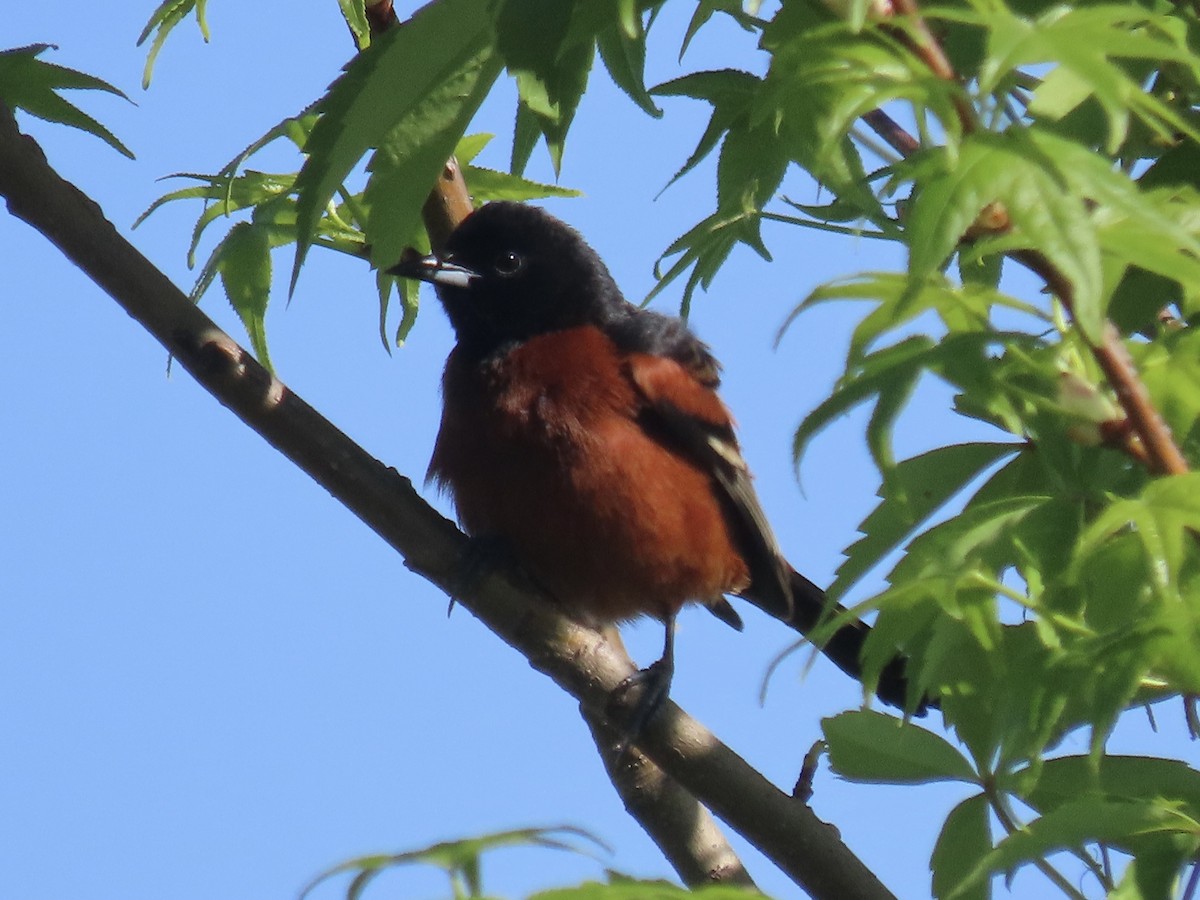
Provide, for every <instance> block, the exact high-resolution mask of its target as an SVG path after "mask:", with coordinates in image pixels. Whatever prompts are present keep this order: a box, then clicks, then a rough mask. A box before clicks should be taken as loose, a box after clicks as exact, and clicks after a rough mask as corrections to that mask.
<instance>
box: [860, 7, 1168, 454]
mask: <svg viewBox="0 0 1200 900" xmlns="http://www.w3.org/2000/svg"><path fill="white" fill-rule="evenodd" d="M892 6H893V9H894V10H895V12H896V13H897V14H898V15H903V16H905V17H906V19H907V20H908V28H909V31H910V33H911V35H910V38H909V44H910V46H911V47H912V49H913V51H914V52H915V53H917V55H918V56H920V57H921V59H922V60H923V61H924V62H925V64H926V65H927V66H928V67H929V70H930V71H931V72H932V73H933V74H934V75H935V76H937V77H938V78H940V79H942V80H944V81H948V82H952V83H954V84H959V83H960V80H959V77H958V74H957V73H956V72H955V71H954V67H953V66H952V65H951V64H950V60H949V59H948V58H947V57H946V54H945V52H943V50H942V47H941V45H940V44H939V43H938V41H937V39H936V38H935V37H934V36H933V34H932V32H930V30H929V27H928V25H927V24H926V23H925V20H924V18H923V17H922V16H921V14H920V10H919V9H918V8H917V4H916V0H893V4H892ZM955 107H956V109H957V110H958V116H959V120H960V122H961V124H962V127H963V130H964V132H969V131H971V130H972V129H973V128H974V127H975V113H974V110H972V109H971V108H970V106H969V104H967V101H966V98H965V97H963V96H961V95H956V102H955ZM863 118H864V119H865V120H866V121H867V124H868V125H871V127H872V128H875V130H876V132H877V133H879V134H880V136H881V137H883V138H884V140H887V141H888V142H889V143H890V144H891V145H892V146H893V147H894V148H895V149H896V150H897V151H898V152H900V153H904V154H905V155H907V154H908V153H911V152H912V150H909V151H905V150H903V149H901V148H902V147H903V146H906V145H909V144H910V143H911V145H912V147H913V148H914V149H915V147H916V146H917V142H916V140H915V139H914V138H913V137H912V136H911V135H907V134H905V133H904V130H903V129H902V128H900V126H899V125H897V124H896V122H895V121H893V120H892V119H891V118H890V117H887V116H886V115H885V114H884V113H883V112H882V111H881V110H874V111H873V112H872V113H871V114H870V117H868V116H864V117H863ZM872 118H873V119H875V122H873V121H872ZM876 122H879V123H881V126H882V127H884V128H885V129H886V132H881V131H879V128H878V127H876ZM901 134H903V136H901ZM905 138H907V140H905ZM991 206H996V205H995V204H992V205H991ZM987 209H988V208H987V207H985V211H986V210H987ZM1000 212H1003V210H1002V209H1001V210H1000ZM993 214H995V210H993ZM989 230H992V231H995V228H990V229H989ZM1009 256H1010V257H1011V258H1012V259H1014V260H1016V261H1017V262H1019V263H1021V264H1022V265H1024V266H1026V267H1027V268H1028V269H1029V270H1030V271H1032V272H1034V273H1035V274H1036V275H1038V276H1039V277H1040V278H1041V279H1042V280H1043V281H1044V282H1045V283H1046V286H1047V287H1048V288H1049V289H1050V291H1051V292H1052V293H1053V294H1054V295H1055V296H1056V297H1058V299H1059V302H1061V303H1062V305H1063V308H1064V309H1066V311H1067V314H1068V315H1069V316H1070V317H1071V318H1072V320H1074V318H1075V308H1074V301H1075V289H1074V286H1073V285H1072V284H1071V282H1070V280H1069V279H1068V278H1067V277H1066V276H1065V275H1064V274H1063V273H1062V271H1061V270H1059V268H1058V267H1057V266H1055V265H1054V263H1052V262H1051V261H1050V259H1049V258H1048V257H1047V256H1046V255H1045V254H1043V253H1041V252H1039V251H1037V250H1015V251H1012V252H1011V253H1009ZM1092 353H1093V355H1094V356H1095V358H1096V362H1097V363H1098V364H1099V366H1100V369H1101V371H1103V372H1104V377H1105V378H1106V379H1107V381H1108V383H1109V385H1110V386H1111V387H1112V390H1113V393H1114V394H1116V397H1117V402H1118V403H1120V405H1121V408H1122V410H1124V412H1125V416H1126V417H1127V418H1128V420H1129V425H1130V428H1131V429H1132V432H1133V436H1135V437H1136V439H1137V442H1138V443H1139V444H1140V445H1141V447H1140V450H1141V453H1142V454H1144V456H1145V459H1146V461H1147V462H1146V464H1147V466H1148V468H1149V469H1150V471H1152V472H1154V473H1155V474H1160V475H1180V474H1183V473H1184V472H1187V471H1188V464H1187V460H1186V459H1185V458H1184V456H1183V453H1182V452H1181V451H1180V449H1179V447H1178V445H1177V444H1176V443H1175V440H1174V438H1173V437H1172V436H1171V430H1170V428H1168V427H1167V423H1166V422H1164V421H1163V418H1162V416H1160V415H1159V414H1158V410H1156V409H1155V408H1154V405H1153V404H1152V403H1151V402H1150V395H1149V392H1148V391H1147V390H1146V387H1145V385H1144V384H1142V381H1141V379H1140V378H1139V377H1138V374H1137V369H1136V368H1135V366H1134V364H1133V360H1132V359H1130V357H1129V353H1128V351H1127V350H1126V349H1125V346H1124V345H1123V344H1122V342H1121V336H1120V334H1119V333H1118V332H1117V329H1116V328H1115V327H1114V326H1113V325H1112V323H1111V322H1106V323H1105V326H1104V331H1103V334H1102V336H1101V339H1100V342H1099V343H1098V344H1094V345H1092ZM1132 447H1133V445H1132V444H1130V448H1131V451H1130V452H1131V455H1134V456H1135V458H1136V457H1137V456H1138V455H1139V453H1138V452H1136V451H1133V450H1132Z"/></svg>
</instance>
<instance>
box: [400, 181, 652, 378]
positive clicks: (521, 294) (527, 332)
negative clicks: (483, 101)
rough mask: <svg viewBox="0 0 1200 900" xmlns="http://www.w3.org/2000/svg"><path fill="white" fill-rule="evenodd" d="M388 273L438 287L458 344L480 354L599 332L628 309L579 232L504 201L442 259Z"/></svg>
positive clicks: (457, 235)
mask: <svg viewBox="0 0 1200 900" xmlns="http://www.w3.org/2000/svg"><path fill="white" fill-rule="evenodd" d="M389 271H391V272H393V273H395V274H397V275H401V276H403V277H406V278H419V279H421V280H422V281H428V282H431V283H433V284H434V285H436V286H437V292H438V297H439V298H440V299H441V301H442V305H443V306H444V307H445V308H446V314H447V315H448V316H449V317H450V323H451V324H452V325H453V326H454V330H455V332H456V333H457V335H458V342H459V344H460V345H461V346H463V347H465V348H467V349H469V350H471V351H473V352H475V353H478V354H480V355H486V354H488V353H490V352H492V351H494V350H495V349H497V348H498V347H502V346H505V345H508V344H512V343H514V342H520V341H524V340H527V339H529V338H531V337H534V336H535V335H539V334H546V333H548V332H552V331H561V330H563V329H567V328H574V327H577V326H580V325H597V326H600V327H605V326H607V325H608V324H609V323H611V322H613V321H615V320H618V319H621V318H623V317H625V316H627V315H629V310H630V309H631V307H630V305H629V304H628V303H626V301H625V299H624V298H623V297H622V296H621V292H620V290H619V289H618V288H617V285H616V283H615V282H614V281H613V279H612V276H611V275H610V274H609V272H608V269H607V268H606V267H605V265H604V263H603V262H602V261H601V260H600V257H599V256H597V255H596V252H595V251H594V250H593V249H592V248H591V247H589V246H588V245H587V243H586V242H585V241H584V240H583V238H582V237H580V236H579V233H578V232H576V231H575V230H574V229H573V228H571V227H570V226H569V225H567V224H565V223H564V222H560V221H559V220H558V219H556V218H554V217H553V216H551V215H550V214H549V213H547V212H545V211H544V210H542V209H539V208H537V207H535V206H524V205H522V204H520V203H512V202H508V201H497V202H494V203H489V204H487V205H486V206H483V207H481V208H480V209H478V210H476V211H475V212H474V213H472V214H471V215H470V216H468V217H467V218H466V219H464V220H463V222H462V223H461V224H460V225H459V226H458V228H457V229H455V231H454V233H453V234H452V235H450V239H449V240H448V241H447V242H446V250H445V252H444V253H443V254H442V255H441V257H440V258H435V257H425V258H424V259H413V260H408V261H404V262H401V263H400V264H399V265H398V266H395V267H394V268H392V269H390V270H389Z"/></svg>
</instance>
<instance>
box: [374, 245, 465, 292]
mask: <svg viewBox="0 0 1200 900" xmlns="http://www.w3.org/2000/svg"><path fill="white" fill-rule="evenodd" d="M387 271H388V274H389V275H398V276H400V277H401V278H415V279H417V280H418V281H428V282H429V283H430V284H439V285H443V286H445V287H453V288H469V287H470V286H471V283H472V282H474V281H476V280H477V279H479V278H480V275H479V273H478V272H475V271H473V270H471V269H468V268H467V267H466V266H460V265H458V264H456V263H452V262H450V261H449V260H444V259H438V257H436V256H419V255H417V254H416V253H412V252H411V251H409V253H406V254H405V255H404V256H403V257H401V259H400V262H398V263H396V265H394V266H392V267H391V268H390V269H388V270H387Z"/></svg>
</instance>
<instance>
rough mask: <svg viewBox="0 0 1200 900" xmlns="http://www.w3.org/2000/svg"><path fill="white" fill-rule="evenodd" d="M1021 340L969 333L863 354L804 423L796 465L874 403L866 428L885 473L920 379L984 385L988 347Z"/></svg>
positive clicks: (797, 440) (798, 433)
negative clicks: (823, 435)
mask: <svg viewBox="0 0 1200 900" xmlns="http://www.w3.org/2000/svg"><path fill="white" fill-rule="evenodd" d="M1022 337H1023V336H1017V335H1006V334H1005V333H1003V332H995V333H990V332H978V333H976V332H967V333H960V334H951V335H947V336H946V337H945V338H942V339H941V340H934V339H932V338H930V337H926V336H924V335H919V336H913V337H909V338H906V339H904V340H902V341H899V342H897V343H895V344H893V345H891V346H888V347H884V348H882V349H880V350H876V351H874V352H872V353H868V354H864V355H863V356H862V357H861V359H859V360H858V361H857V362H856V364H855V365H853V366H851V367H848V368H847V370H846V372H845V373H844V374H843V375H842V377H841V378H839V379H838V383H837V385H836V386H835V387H834V390H833V392H832V393H831V394H830V396H829V397H828V398H826V399H825V400H824V401H823V402H822V403H821V404H820V405H819V406H817V408H816V409H814V410H813V411H812V412H810V413H809V414H808V415H807V416H805V418H804V420H803V421H802V422H801V423H800V427H799V428H797V429H796V434H795V437H794V438H793V439H792V456H793V459H795V461H796V464H797V465H799V464H800V461H801V459H802V457H803V455H804V452H805V450H806V449H807V448H808V445H809V443H810V442H811V441H812V439H813V438H814V437H816V436H817V434H819V433H820V432H821V431H822V430H823V429H824V428H825V427H826V426H827V425H829V424H830V423H831V422H832V421H833V420H834V419H836V418H837V417H838V416H840V415H842V413H844V412H847V411H848V410H850V409H852V408H854V407H855V406H857V405H859V404H860V403H863V402H866V401H868V400H870V399H871V398H875V408H874V410H873V411H872V414H871V419H870V421H869V422H868V425H867V446H868V447H869V448H870V450H871V455H872V457H873V458H874V460H875V464H876V465H877V466H878V467H879V469H880V471H881V472H883V473H887V472H888V471H890V470H891V469H892V468H893V466H894V465H895V462H894V460H893V456H892V450H891V429H892V426H893V425H894V424H895V421H896V417H897V416H898V415H899V414H900V412H901V410H902V409H903V406H904V404H905V403H906V402H907V400H908V398H909V396H910V395H911V393H912V390H913V388H914V387H915V385H916V383H917V379H918V378H919V377H920V376H921V375H922V373H924V372H929V373H932V374H935V375H940V376H941V377H943V378H945V379H946V380H947V381H949V382H950V383H952V384H962V383H965V382H968V381H973V380H981V379H983V378H984V377H985V374H984V373H985V372H986V371H987V369H988V366H989V360H988V349H989V347H991V346H992V345H994V344H997V343H1001V342H1002V341H1004V340H1006V339H1008V340H1020V339H1022Z"/></svg>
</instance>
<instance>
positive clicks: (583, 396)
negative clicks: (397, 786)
mask: <svg viewBox="0 0 1200 900" xmlns="http://www.w3.org/2000/svg"><path fill="white" fill-rule="evenodd" d="M390 271H391V272H393V273H394V274H397V275H401V276H403V277H408V278H417V279H421V280H423V281H428V282H432V283H433V284H434V285H436V287H437V293H438V296H439V298H440V299H441V302H442V304H443V306H444V307H445V309H446V312H447V314H448V315H449V318H450V322H451V324H452V325H453V327H454V331H455V333H456V335H457V345H456V346H455V347H454V349H453V351H452V352H451V353H450V357H449V359H448V360H447V362H446V370H445V374H444V377H443V383H442V390H443V401H444V407H443V412H442V423H441V430H440V432H439V433H438V437H437V443H436V446H435V448H434V451H433V459H432V461H431V463H430V466H429V476H430V478H431V479H433V480H434V481H435V482H436V483H437V484H438V485H439V486H440V487H442V488H444V489H446V490H447V491H448V492H449V493H450V494H451V496H452V497H453V500H454V504H455V507H456V509H457V511H458V516H459V519H460V521H461V523H462V525H463V526H464V528H465V529H466V531H467V532H468V534H470V535H472V536H473V537H476V538H481V539H498V540H499V541H501V542H502V543H503V544H504V545H505V546H506V547H507V548H509V549H510V550H511V552H512V553H513V555H514V556H515V559H516V561H517V562H518V563H519V564H520V566H521V567H522V568H523V569H524V570H525V571H526V572H527V573H528V574H529V575H530V576H531V577H532V578H533V580H534V581H536V582H537V583H538V584H539V585H541V586H542V587H543V588H544V589H546V590H547V591H548V592H549V593H550V594H551V595H552V596H553V597H554V598H556V599H557V600H558V601H559V602H560V603H561V604H562V605H563V607H564V608H565V609H566V610H567V611H568V612H571V613H574V614H575V615H578V616H582V617H583V618H585V619H590V620H592V621H593V622H596V623H610V622H619V621H624V620H628V619H632V618H635V617H637V616H640V615H651V616H654V617H656V618H658V619H661V620H662V621H663V622H664V624H665V626H666V644H665V647H664V650H663V658H662V659H661V660H659V661H658V662H657V663H655V664H654V666H652V667H650V669H648V670H645V671H644V672H643V673H641V674H642V677H643V680H647V681H650V682H651V683H652V684H651V687H652V688H653V690H648V691H647V696H648V697H649V700H648V701H647V702H646V704H644V709H642V712H643V713H644V714H645V715H646V716H648V715H649V713H650V712H652V711H653V707H654V706H655V705H656V704H657V702H658V701H660V700H661V699H663V698H664V697H665V696H666V692H667V690H668V687H669V684H670V679H671V674H672V670H673V662H672V659H673V657H672V649H673V636H674V622H675V616H676V614H677V613H678V612H679V609H680V608H681V607H682V606H683V605H684V604H686V603H688V602H698V603H701V604H704V605H706V606H708V607H709V609H711V610H713V611H714V612H715V613H716V614H717V615H718V616H719V617H720V618H722V619H723V620H724V621H726V622H728V623H729V624H731V625H733V626H734V627H735V628H738V629H740V628H741V624H742V623H741V619H740V617H739V616H738V614H737V612H736V611H734V609H733V608H732V607H731V606H730V605H729V602H728V601H727V600H726V599H725V595H726V594H734V595H739V596H742V597H745V598H747V599H749V600H751V602H753V603H755V604H756V605H758V606H760V607H761V608H763V609H764V610H766V611H767V612H769V613H771V614H772V615H774V616H776V617H778V618H780V619H783V620H784V621H786V622H788V623H789V624H791V625H792V626H793V627H796V628H797V629H798V630H800V631H801V632H808V631H810V630H811V629H813V628H814V627H816V625H817V624H818V623H819V622H821V621H823V620H824V619H826V618H827V617H829V616H832V615H834V614H836V613H838V612H843V611H844V610H842V608H841V607H839V606H836V605H833V604H829V603H828V602H827V600H826V597H825V594H824V592H823V591H822V590H821V589H820V588H818V587H817V586H816V585H815V584H813V583H812V582H811V581H809V580H808V579H807V578H805V577H804V576H803V575H800V574H799V573H798V572H796V571H795V570H794V569H793V568H792V567H791V566H790V565H788V563H787V562H786V561H785V559H784V557H783V554H782V553H781V552H780V549H779V546H778V544H777V543H776V540H775V537H774V535H773V534H772V532H771V528H770V526H769V525H768V523H767V520H766V517H765V516H764V514H763V511H762V508H761V506H760V505H759V502H758V499H757V498H756V496H755V493H754V489H753V486H752V484H751V478H750V472H749V470H748V469H747V467H746V463H745V461H744V460H743V459H742V456H741V453H740V451H739V450H738V444H737V439H736V438H735V436H734V430H733V420H732V418H731V416H730V414H729V412H728V410H726V408H725V406H724V404H723V403H722V402H721V400H720V399H719V398H718V396H717V394H716V388H717V386H718V385H719V383H720V377H719V370H720V366H719V365H718V363H717V361H716V360H715V359H714V358H713V356H712V354H711V353H710V352H709V349H708V347H707V346H706V345H705V344H703V343H702V342H701V341H700V340H699V339H698V338H696V337H695V336H694V335H693V334H692V333H691V332H690V331H689V330H688V329H687V327H686V326H685V325H684V324H683V323H682V322H681V321H680V320H678V319H675V318H671V317H668V316H664V315H661V314H659V313H656V312H651V311H648V310H644V309H641V308H639V307H637V306H634V305H633V304H631V303H629V302H628V301H626V300H625V298H624V297H623V296H622V294H621V292H620V290H619V289H618V288H617V285H616V283H615V282H614V281H613V278H612V276H611V275H610V274H609V271H608V269H607V268H606V267H605V265H604V263H603V262H602V261H601V260H600V258H599V256H598V255H597V254H596V253H595V251H593V250H592V248H591V247H589V246H588V245H587V243H585V242H584V240H583V238H582V237H580V235H579V234H578V233H577V232H575V231H574V230H573V229H572V228H570V227H569V226H567V225H566V224H564V223H563V222H561V221H559V220H558V219H555V218H554V217H552V216H551V215H549V214H548V213H546V212H545V211H543V210H541V209H539V208H537V207H532V206H525V205H522V204H519V203H511V202H494V203H489V204H487V205H486V206H483V207H481V208H480V209H478V210H477V211H475V212H474V213H472V214H471V215H470V216H468V217H467V218H466V219H465V220H463V222H462V223H461V224H460V225H459V226H458V228H457V229H456V230H455V231H454V232H453V234H452V235H451V236H450V238H449V240H448V241H447V244H446V247H445V251H444V252H443V253H442V254H441V256H440V257H435V256H430V257H424V258H421V257H417V255H416V254H413V255H412V256H411V257H409V258H407V259H405V260H404V261H402V262H401V263H400V264H399V265H397V266H395V267H394V268H393V269H391V270H390ZM868 631H869V628H868V627H867V626H866V625H865V624H863V623H861V622H857V621H854V622H851V623H850V624H848V625H844V626H842V627H841V628H840V629H839V630H837V631H836V632H835V633H834V634H833V635H832V637H830V638H829V639H828V641H826V642H825V643H824V644H823V646H822V648H821V649H822V650H823V652H824V653H826V654H827V655H828V656H829V657H830V658H831V659H832V660H833V662H834V663H836V664H837V665H838V666H839V667H840V668H841V669H843V670H844V671H846V672H847V673H849V674H850V675H852V676H854V677H859V676H860V675H861V668H860V663H859V653H860V651H861V649H862V644H863V641H864V640H865V638H866V635H867V632H868ZM905 691H906V682H905V680H904V676H903V660H902V659H899V658H898V659H897V660H895V661H893V663H892V664H891V665H890V666H888V667H887V668H886V669H885V670H884V673H883V675H882V677H881V679H880V683H879V685H878V693H879V696H880V697H881V698H882V699H884V700H886V701H887V702H890V703H892V704H895V705H903V703H904V701H905Z"/></svg>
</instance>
